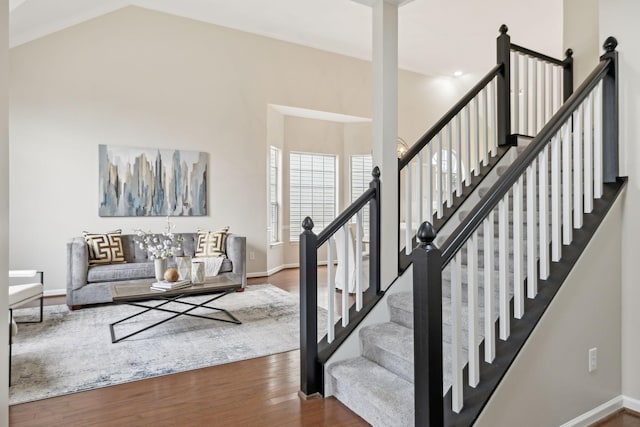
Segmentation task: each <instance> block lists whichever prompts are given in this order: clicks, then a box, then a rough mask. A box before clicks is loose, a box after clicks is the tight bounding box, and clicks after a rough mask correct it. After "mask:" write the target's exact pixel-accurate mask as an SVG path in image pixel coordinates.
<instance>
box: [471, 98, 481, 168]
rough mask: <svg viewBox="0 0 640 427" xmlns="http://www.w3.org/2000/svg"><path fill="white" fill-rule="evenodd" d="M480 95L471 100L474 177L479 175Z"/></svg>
mask: <svg viewBox="0 0 640 427" xmlns="http://www.w3.org/2000/svg"><path fill="white" fill-rule="evenodd" d="M479 97H480V95H476V97H475V98H473V112H474V120H473V124H474V126H475V131H476V132H475V135H474V141H473V143H472V146H473V174H474V175H475V176H478V175H480V104H479V99H478V98H479Z"/></svg>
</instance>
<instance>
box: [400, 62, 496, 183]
mask: <svg viewBox="0 0 640 427" xmlns="http://www.w3.org/2000/svg"><path fill="white" fill-rule="evenodd" d="M503 67H504V65H503V64H497V65H496V66H494V67H493V68H492V69H491V71H489V72H488V73H487V74H486V75H485V76H484V77H483V78H482V80H480V81H479V82H478V83H476V85H475V86H474V87H472V88H471V90H469V92H467V94H466V95H465V96H464V97H463V98H462V99H461V100H460V101H458V102H457V103H456V104H455V105H454V106H453V107H451V109H450V110H449V111H447V113H446V114H445V115H444V116H442V118H441V119H440V120H438V121H437V122H436V124H435V125H433V127H431V129H429V130H428V131H427V132H426V133H425V134H424V135H423V136H422V137H421V138H420V139H419V140H418V142H416V143H415V144H414V145H412V146H411V148H409V150H408V151H407V153H406V154H405V155H404V156H403V157H402V159H400V160H398V162H399V164H398V170H400V169H402V168H404V167H405V166H406V165H408V164H409V162H411V160H413V158H414V157H415V156H417V155H418V153H419V152H420V151H422V149H423V148H424V147H425V146H426V145H427V144H428V143H429V141H431V140H432V139H433V138H435V136H436V135H438V133H439V132H440V131H441V130H442V129H444V127H445V126H446V125H447V123H449V122H450V121H451V120H453V118H454V117H455V116H457V115H458V113H459V112H460V111H462V109H463V108H464V107H466V106H467V104H469V102H471V100H472V99H473V98H475V97H476V95H478V94H479V93H480V91H481V90H482V89H484V88H485V86H487V85H488V84H489V82H490V81H491V80H493V79H494V78H495V77H496V76H497V75H498V74H500V72H501V71H502V68H503Z"/></svg>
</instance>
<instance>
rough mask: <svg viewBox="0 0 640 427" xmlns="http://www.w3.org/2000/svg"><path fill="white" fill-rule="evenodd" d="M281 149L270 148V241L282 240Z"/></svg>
mask: <svg viewBox="0 0 640 427" xmlns="http://www.w3.org/2000/svg"><path fill="white" fill-rule="evenodd" d="M281 165H282V155H281V151H280V149H279V148H277V147H270V150H269V243H272V244H273V243H278V242H280V195H281V188H282V185H281V183H280V182H281V181H280V167H281Z"/></svg>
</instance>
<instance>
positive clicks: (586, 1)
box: [562, 0, 603, 88]
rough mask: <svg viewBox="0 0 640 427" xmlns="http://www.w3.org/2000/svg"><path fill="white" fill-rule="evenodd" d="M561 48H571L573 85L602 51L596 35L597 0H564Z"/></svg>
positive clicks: (580, 80) (579, 81)
mask: <svg viewBox="0 0 640 427" xmlns="http://www.w3.org/2000/svg"><path fill="white" fill-rule="evenodd" d="M563 18H564V22H563V28H562V45H563V50H564V51H566V50H567V49H569V48H570V49H572V50H573V87H574V88H576V87H578V86H579V85H580V83H582V81H583V80H584V79H585V78H586V77H587V76H588V75H589V73H590V72H591V71H592V70H593V68H594V67H595V66H596V64H597V63H598V58H599V57H600V55H601V54H602V53H603V52H602V49H601V46H602V42H601V41H599V35H598V0H564V13H563Z"/></svg>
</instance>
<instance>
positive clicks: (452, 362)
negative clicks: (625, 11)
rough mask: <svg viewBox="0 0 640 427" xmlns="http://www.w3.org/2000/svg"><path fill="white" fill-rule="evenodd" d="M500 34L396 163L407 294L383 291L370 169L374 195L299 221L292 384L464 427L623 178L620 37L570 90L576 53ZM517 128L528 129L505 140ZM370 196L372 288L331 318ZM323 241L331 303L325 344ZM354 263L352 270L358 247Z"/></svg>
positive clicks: (406, 419) (393, 418)
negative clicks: (341, 235) (343, 247)
mask: <svg viewBox="0 0 640 427" xmlns="http://www.w3.org/2000/svg"><path fill="white" fill-rule="evenodd" d="M500 33H501V34H500V36H499V37H498V65H496V67H494V68H493V69H492V70H491V71H490V72H489V73H488V74H487V75H486V76H485V77H484V78H483V79H482V80H481V81H480V82H479V83H478V84H477V85H476V86H475V87H474V88H472V90H471V91H470V92H469V93H468V94H467V95H466V96H465V97H463V99H462V100H461V101H460V102H459V103H458V104H456V105H455V106H454V107H453V108H452V109H451V110H450V111H449V112H448V113H447V114H446V115H445V116H444V117H443V118H442V119H441V120H440V121H439V122H438V123H436V125H434V127H433V128H432V129H430V130H429V131H428V132H427V133H426V134H425V135H424V136H423V137H422V138H421V139H420V140H419V141H418V142H417V143H416V144H415V145H414V146H413V147H411V148H410V149H409V151H408V153H407V156H406V157H405V158H403V159H401V160H400V162H399V165H400V171H399V175H400V177H399V178H400V180H399V181H400V183H401V188H402V189H403V194H404V203H405V204H404V205H403V206H399V212H400V218H401V221H403V222H402V223H401V224H399V234H400V236H401V238H403V243H404V245H405V247H404V248H402V249H400V250H399V260H398V261H399V266H400V268H401V272H400V276H399V278H398V279H402V278H403V277H405V276H407V275H409V278H410V279H411V282H412V290H411V291H406V290H399V289H398V288H399V285H398V284H395V283H394V284H391V286H390V287H389V288H388V290H387V291H382V290H381V289H382V287H381V284H380V274H379V273H380V262H381V260H380V258H379V247H380V222H379V215H380V204H379V203H380V201H379V192H380V180H379V176H380V175H379V170H378V169H377V168H375V169H374V173H373V176H374V180H373V181H372V183H371V187H370V189H369V190H368V191H367V192H365V193H364V194H363V195H362V196H361V197H360V198H359V199H358V200H357V201H356V202H354V204H352V205H351V206H350V207H349V208H347V210H345V212H343V213H342V214H340V215H339V216H338V218H336V220H335V221H334V222H332V223H331V224H330V225H329V226H327V227H326V228H325V229H324V230H323V231H322V232H321V233H320V234H318V235H315V234H314V233H313V221H312V220H311V218H308V217H307V218H306V219H305V221H304V223H303V228H304V230H305V231H304V232H303V233H302V234H301V236H300V260H301V269H300V278H301V392H302V393H303V394H306V395H312V394H316V393H317V394H326V395H333V396H335V397H336V398H337V399H338V400H340V401H341V402H343V403H344V404H345V405H346V406H348V407H349V408H351V409H352V410H353V411H354V412H356V413H357V414H359V415H360V416H361V417H362V418H364V419H365V420H366V421H367V422H369V423H371V424H372V425H374V426H411V425H416V426H444V425H446V426H469V425H472V424H473V423H474V422H475V420H476V419H477V418H478V416H479V415H480V413H481V411H482V409H483V408H484V406H485V404H486V403H487V401H488V400H489V398H490V397H491V395H492V393H493V392H494V390H495V389H496V387H497V386H498V384H499V383H500V381H501V379H502V378H503V376H504V375H505V374H506V372H507V370H508V369H509V367H510V366H511V364H512V363H513V361H514V360H515V358H516V356H517V355H518V353H519V352H520V350H521V349H522V347H523V346H524V344H525V342H526V340H527V338H528V337H529V335H530V334H531V333H532V332H533V330H534V328H535V327H536V325H537V323H538V322H539V320H540V319H541V317H542V315H543V314H544V312H545V310H546V309H547V307H548V306H549V304H550V303H551V301H552V299H553V298H554V296H555V295H556V293H557V292H558V290H559V289H560V287H561V286H562V284H563V282H564V281H565V279H566V278H567V276H568V274H569V272H570V271H571V269H572V268H573V266H574V265H575V264H576V262H577V261H578V259H579V258H580V256H581V254H582V252H583V251H584V249H585V248H586V246H587V244H588V243H589V241H590V239H591V237H592V236H593V234H594V233H595V231H596V229H597V228H598V226H599V225H600V223H601V222H602V220H603V219H604V217H605V216H606V215H607V212H608V210H609V208H610V207H611V206H612V205H613V203H614V202H615V200H616V198H617V197H618V196H619V194H620V192H621V191H622V189H623V188H624V186H625V183H626V179H624V178H620V177H618V164H617V163H618V148H617V147H618V134H617V129H618V127H617V120H618V118H617V116H618V107H617V105H618V95H617V92H618V89H617V52H616V51H615V48H616V46H617V42H616V41H615V39H613V38H612V37H610V38H608V39H607V41H606V42H605V45H604V48H605V51H606V52H605V54H604V55H603V56H602V57H601V61H600V64H599V65H598V66H596V68H595V69H594V70H593V71H592V72H591V74H590V75H589V76H588V77H587V79H586V80H585V81H584V82H583V83H582V84H581V85H580V87H579V88H578V89H577V90H576V91H575V93H571V87H572V78H571V52H570V51H568V52H567V55H568V56H567V59H565V60H564V61H560V60H556V59H553V58H550V57H547V56H545V55H541V54H538V53H536V52H533V51H531V50H529V49H526V48H523V47H520V46H517V45H514V44H511V43H510V40H509V37H508V35H507V29H506V26H502V27H501V28H500ZM536 61H538V62H536ZM532 64H533V65H532ZM554 67H555V68H554ZM538 71H540V73H541V77H540V75H538V77H535V76H536V75H537V74H536V73H538ZM529 73H533V76H534V77H533V78H532V79H531V78H529ZM545 76H548V78H547V77H545ZM560 81H562V84H560ZM532 82H533V86H531V84H532ZM538 83H539V84H540V86H536V85H537V84H538ZM538 89H540V91H539V90H538ZM547 90H549V91H550V92H549V93H548V94H546V93H547ZM514 94H515V95H514ZM520 94H522V96H520ZM545 94H546V95H545ZM561 95H562V96H561ZM561 99H564V103H562V102H561ZM521 132H524V133H531V134H533V135H534V136H533V138H532V139H531V140H530V142H529V143H528V144H521V145H517V146H515V147H514V146H513V145H516V144H514V142H515V140H516V139H517V134H519V133H521ZM452 152H455V153H457V155H456V157H454V156H453V155H452ZM514 153H515V155H512V154H514ZM509 157H511V163H510V164H508V161H509ZM432 159H433V160H432ZM367 206H368V207H369V209H370V223H369V229H370V233H371V235H370V236H369V241H370V245H371V246H370V265H369V269H370V270H369V277H370V282H369V284H368V285H369V286H368V290H366V291H364V290H363V289H367V286H365V285H364V284H362V283H361V279H362V275H361V274H360V273H357V282H356V295H355V296H356V298H355V299H356V303H355V304H354V306H352V307H349V306H348V304H347V294H346V293H343V294H342V310H341V312H337V310H334V305H333V304H334V302H335V299H336V298H337V294H336V293H335V282H334V277H333V276H334V273H333V255H332V253H333V252H332V251H333V249H332V242H333V235H334V234H335V233H336V232H337V231H338V230H340V229H341V228H344V230H345V233H346V231H347V229H348V226H349V223H350V222H351V221H352V220H355V222H356V229H360V227H361V221H362V210H363V209H364V208H365V207H367ZM418 225H419V226H418ZM436 230H437V231H436ZM438 233H439V234H440V235H438ZM436 237H437V238H438V240H437V246H436V244H435V242H436ZM361 238H362V236H361V235H358V236H357V239H356V241H360V239H361ZM416 239H417V240H418V241H419V244H418V246H417V247H415V248H414V242H415V241H416ZM323 245H326V250H327V256H328V258H327V259H328V284H327V286H328V291H329V292H328V304H329V310H328V316H327V317H328V320H327V329H328V333H327V335H326V336H325V337H324V338H322V339H320V337H319V336H318V325H317V286H318V283H317V254H318V250H319V249H320V248H321V247H322V246H323ZM356 246H358V245H356ZM399 246H400V247H402V245H399ZM356 263H357V265H356V271H357V272H361V271H362V268H364V267H363V264H362V256H361V253H358V254H357V256H356ZM347 267H348V266H345V271H346V270H348V268H347ZM409 267H411V268H409ZM403 272H404V276H403V275H402V274H403ZM399 281H401V282H402V280H399ZM404 282H406V281H404ZM405 288H406V287H405ZM379 302H381V304H380V305H378V303H379ZM381 307H382V308H381ZM384 307H386V310H383V308H384ZM381 313H386V319H384V317H385V316H382V315H381ZM489 318H490V319H491V321H486V319H489ZM371 319H381V320H378V321H372V320H371ZM384 320H388V321H384ZM356 331H357V338H358V339H359V346H358V347H359V348H360V351H359V354H358V355H355V354H353V356H355V357H349V358H345V357H342V356H340V357H339V358H336V361H335V362H332V363H329V360H330V358H331V357H332V355H334V354H335V353H336V351H337V350H338V349H342V347H344V348H346V349H347V350H345V352H349V351H352V350H353V349H354V347H355V346H354V341H355V340H354V339H351V338H350V335H351V334H352V333H354V332H356ZM354 337H356V334H354ZM349 349H351V350H349ZM325 381H326V383H325Z"/></svg>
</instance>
